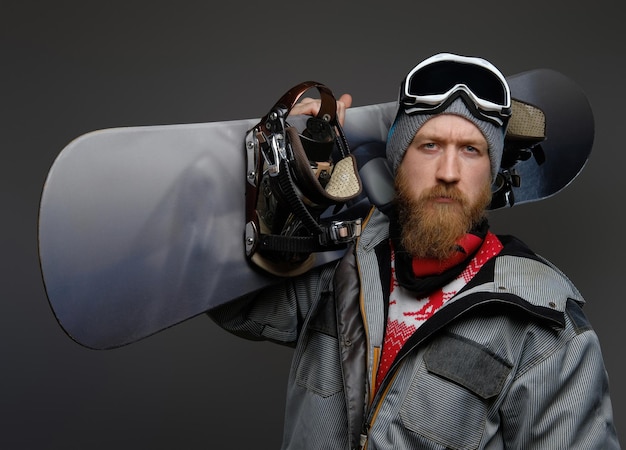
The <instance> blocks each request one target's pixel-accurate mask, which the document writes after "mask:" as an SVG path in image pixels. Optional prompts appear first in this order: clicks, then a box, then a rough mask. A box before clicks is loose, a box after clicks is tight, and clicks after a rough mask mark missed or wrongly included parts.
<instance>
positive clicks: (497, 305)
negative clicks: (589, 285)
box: [210, 53, 619, 450]
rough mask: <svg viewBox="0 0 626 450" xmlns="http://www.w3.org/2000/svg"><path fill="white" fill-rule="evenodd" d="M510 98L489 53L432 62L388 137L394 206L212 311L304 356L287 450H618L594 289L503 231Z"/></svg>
mask: <svg viewBox="0 0 626 450" xmlns="http://www.w3.org/2000/svg"><path fill="white" fill-rule="evenodd" d="M350 103H351V97H350V96H348V95H345V96H342V97H341V98H340V100H339V102H338V110H339V113H340V115H341V114H342V113H343V112H344V111H345V108H347V107H349V106H350ZM510 107H511V99H510V91H509V87H508V85H507V83H506V80H505V78H504V77H503V76H502V74H501V73H500V71H499V70H498V69H497V68H495V67H494V66H493V65H492V64H491V63H489V62H488V61H486V60H484V59H481V58H475V57H464V56H459V55H453V54H448V53H445V54H439V55H435V56H433V57H431V58H428V59H426V60H424V61H422V62H421V63H419V64H418V65H417V66H416V67H415V68H414V69H413V70H411V71H410V72H409V74H408V75H407V76H406V78H405V79H404V81H403V83H402V85H401V89H400V96H399V101H398V111H397V115H396V118H395V121H394V124H393V126H392V127H391V130H390V132H389V137H388V141H387V159H388V163H389V166H390V168H391V171H392V173H393V174H394V176H395V186H396V193H397V196H396V201H395V204H394V208H393V209H392V211H391V212H389V213H388V214H385V213H383V212H382V211H380V210H378V209H376V208H373V210H372V211H371V213H370V214H369V216H368V217H367V219H366V220H365V222H364V225H363V231H362V234H361V236H360V237H359V239H358V240H357V242H356V243H355V244H354V246H353V247H352V248H351V249H350V250H349V251H348V252H347V253H346V255H345V257H344V258H343V259H342V260H341V261H340V262H339V263H338V264H335V263H331V264H328V265H326V266H322V267H319V268H316V269H313V270H311V271H309V272H307V273H305V274H304V275H300V276H298V277H295V278H290V279H287V280H285V281H284V282H282V283H281V284H279V285H278V286H275V287H271V288H268V289H265V290H263V291H261V292H258V293H255V294H254V295H250V296H248V297H246V298H242V299H239V300H236V301H233V302H230V303H227V304H225V305H223V306H220V307H218V308H217V309H215V310H212V311H211V312H210V315H211V317H212V318H213V319H214V320H215V321H216V322H217V323H219V324H220V325H221V326H222V327H224V328H225V329H227V330H228V331H230V332H232V333H235V334H237V335H239V336H242V337H245V338H247V339H255V340H270V341H274V342H277V343H280V344H283V345H288V346H293V347H294V348H295V352H294V357H293V363H292V368H291V371H290V375H289V383H288V391H287V405H286V412H285V431H284V439H283V446H282V448H284V449H307V450H312V449H346V450H347V449H355V448H367V449H368V450H374V449H411V448H415V449H431V450H435V449H441V450H443V449H449V448H454V449H505V448H507V449H508V448H515V449H553V448H564V449H565V448H567V449H571V448H584V449H604V450H606V449H617V448H619V443H618V441H617V436H616V432H615V429H614V425H613V418H612V414H613V413H612V406H611V400H610V396H609V393H608V392H609V390H608V377H607V373H606V370H605V367H604V363H603V359H602V354H601V350H600V346H599V343H598V338H597V336H596V334H595V332H594V331H593V329H592V327H591V325H590V324H589V322H588V320H587V319H586V317H585V315H584V313H583V311H582V305H583V303H584V300H583V298H582V296H581V294H580V293H579V292H578V290H577V289H576V288H575V286H574V285H573V284H572V283H571V282H570V281H569V280H568V279H567V278H566V277H565V276H564V275H563V274H562V273H561V272H560V271H559V270H558V269H556V268H555V267H554V266H553V265H552V264H551V263H549V262H548V261H546V260H545V259H543V258H541V257H540V256H538V255H537V254H535V253H534V252H533V251H531V250H530V249H529V248H528V247H527V246H526V245H524V244H523V243H522V242H521V241H520V240H518V239H516V238H514V237H512V236H499V235H498V236H496V235H495V234H493V233H492V232H491V231H490V230H489V225H488V221H487V217H486V213H485V211H486V209H487V207H488V205H489V203H490V199H491V185H492V182H493V181H494V180H495V178H496V177H497V175H498V170H499V168H500V162H501V159H502V152H503V146H504V137H505V133H506V127H507V122H508V120H509V117H510V113H511V110H510ZM318 108H319V103H318V102H316V101H314V100H307V101H303V102H302V104H301V106H300V109H299V110H298V112H299V113H308V114H315V113H316V112H317V109H318ZM292 113H294V111H292ZM253 381H254V378H253V377H251V382H253ZM260 388H261V387H260Z"/></svg>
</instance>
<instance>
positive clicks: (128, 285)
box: [38, 69, 594, 349]
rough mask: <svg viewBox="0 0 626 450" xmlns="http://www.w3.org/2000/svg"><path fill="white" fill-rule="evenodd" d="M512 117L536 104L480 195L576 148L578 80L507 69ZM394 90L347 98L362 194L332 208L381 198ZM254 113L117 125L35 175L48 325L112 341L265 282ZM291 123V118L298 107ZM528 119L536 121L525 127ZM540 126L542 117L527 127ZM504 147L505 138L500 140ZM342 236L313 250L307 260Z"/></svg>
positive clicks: (500, 195)
mask: <svg viewBox="0 0 626 450" xmlns="http://www.w3.org/2000/svg"><path fill="white" fill-rule="evenodd" d="M507 80H508V82H509V85H510V87H511V93H512V97H513V98H514V99H516V100H518V101H519V102H520V104H521V106H522V108H521V109H520V110H518V111H516V110H515V109H514V112H513V116H512V119H511V123H512V124H513V123H515V119H516V118H517V119H520V120H518V121H517V122H519V126H521V127H524V124H525V121H526V120H527V119H528V120H531V121H532V120H536V117H537V116H536V115H534V116H532V115H531V116H532V117H526V113H527V112H528V111H531V112H532V111H535V112H536V111H539V112H540V113H541V114H540V116H541V117H542V120H543V125H544V127H543V129H542V130H541V133H538V135H537V136H534V137H532V138H531V139H530V140H529V139H528V136H526V139H521V140H520V136H519V135H516V133H515V126H513V127H512V126H511V125H510V126H509V133H507V138H506V139H505V142H506V143H507V144H506V145H507V150H505V155H513V156H510V157H509V161H508V163H504V162H503V169H502V176H501V177H500V180H499V183H498V186H499V189H498V191H497V192H495V193H494V203H493V204H492V208H493V209H495V208H502V207H510V206H513V205H518V204H523V203H528V202H533V201H538V200H541V199H544V198H547V197H550V196H552V195H554V194H556V193H557V192H559V191H560V190H562V189H563V188H565V187H566V186H567V185H568V184H569V183H571V182H572V180H573V179H574V178H575V177H576V176H577V175H578V173H580V171H581V170H582V168H583V167H584V165H585V162H586V161H587V159H588V157H589V154H590V151H591V148H592V143H593V138H594V121H593V114H592V111H591V108H590V105H589V102H588V100H587V98H586V96H585V94H584V92H583V91H582V90H581V88H580V87H579V86H578V85H577V84H576V83H575V82H573V81H572V80H571V79H569V78H568V77H566V76H565V75H563V74H561V73H559V72H557V71H554V70H550V69H537V70H530V71H527V72H522V73H519V74H516V75H513V76H510V77H507ZM395 108H396V102H387V103H380V104H373V105H366V106H358V107H353V108H350V109H348V111H347V112H346V118H345V123H344V126H343V131H344V133H345V137H346V139H347V141H348V144H349V147H350V150H351V152H352V154H353V155H355V158H356V160H357V163H358V169H359V175H360V178H361V183H362V186H363V190H362V194H361V195H360V196H359V197H358V198H356V199H354V200H352V201H350V202H349V204H346V205H345V206H344V207H343V208H342V209H341V210H339V211H333V212H332V214H334V215H336V216H337V217H340V218H349V219H350V218H357V217H364V216H365V214H367V211H368V210H369V209H370V207H371V206H372V205H375V206H377V207H379V208H380V209H382V210H383V211H384V210H385V208H388V207H389V205H390V202H391V200H392V198H393V184H392V179H391V174H390V172H389V169H388V167H387V164H386V159H385V141H386V137H387V133H388V130H389V127H390V126H391V123H392V121H393V118H394V115H395ZM258 120H259V119H242V120H234V121H224V122H212V123H195V124H194V123H192V124H176V125H159V126H139V127H120V128H110V129H104V130H97V131H93V132H89V133H87V134H84V135H82V136H79V137H78V138H76V139H75V140H73V141H72V142H70V143H69V144H68V145H67V146H66V147H65V148H64V149H62V151H61V152H60V153H59V155H58V157H57V158H56V159H55V161H54V162H53V164H52V166H51V167H50V170H49V173H48V175H47V178H46V181H45V184H44V186H43V190H42V194H41V200H40V210H39V222H38V240H39V242H38V244H39V259H40V267H41V272H42V277H43V282H44V286H45V290H46V295H47V297H48V301H49V305H50V307H51V309H52V312H53V314H54V315H55V317H56V319H57V321H58V323H59V325H60V326H61V327H62V328H63V330H64V331H65V332H66V334H67V335H68V336H69V337H71V338H72V339H73V340H74V341H76V342H77V343H79V344H81V345H83V346H85V347H88V348H91V349H112V348H116V347H120V346H124V345H127V344H130V343H133V342H136V341H138V340H140V339H144V338H146V337H148V336H150V335H152V334H154V333H157V332H159V331H162V330H164V329H166V328H169V327H171V326H174V325H176V324H179V323H181V322H183V321H185V320H187V319H190V318H192V317H195V316H197V315H199V314H202V313H204V312H206V311H208V310H210V309H212V308H214V307H216V306H219V305H221V304H223V303H225V302H228V301H231V300H233V299H236V298H238V297H240V296H243V295H245V294H248V293H251V292H253V291H256V290H258V289H260V288H263V287H266V286H269V285H271V284H273V283H277V282H279V281H280V280H281V277H278V276H275V275H271V274H269V273H267V272H265V271H263V270H260V269H259V268H258V267H256V266H255V265H254V264H252V263H251V262H250V260H249V259H248V258H247V256H246V252H245V248H244V247H245V244H244V234H245V230H244V228H245V222H246V212H245V189H246V187H245V183H246V180H245V178H246V164H247V162H246V152H245V148H244V136H245V135H246V133H247V132H248V131H249V130H250V129H251V128H252V127H254V126H255V125H256V124H257V123H258ZM290 121H292V123H294V124H296V126H302V124H303V123H304V118H303V117H301V116H300V117H293V119H292V120H291V118H290ZM536 128H537V127H535V129H536ZM539 128H541V126H540V127H539ZM509 149H510V151H509ZM342 254H343V250H341V249H338V250H337V249H334V250H328V251H320V252H317V253H315V254H314V256H315V258H314V264H313V265H314V266H316V265H320V264H325V263H329V262H332V261H336V260H337V259H339V258H340V257H341V256H342Z"/></svg>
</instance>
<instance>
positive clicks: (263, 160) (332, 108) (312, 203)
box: [245, 81, 362, 276]
mask: <svg viewBox="0 0 626 450" xmlns="http://www.w3.org/2000/svg"><path fill="white" fill-rule="evenodd" d="M310 89H317V90H318V91H319V94H320V100H321V107H320V110H319V112H318V114H317V115H316V116H313V117H310V118H308V120H307V121H306V126H305V128H304V130H303V131H302V132H299V131H298V129H297V127H296V126H294V125H291V124H290V123H288V122H287V117H288V116H289V113H290V112H291V109H292V108H293V106H294V105H295V104H296V102H297V101H298V99H299V98H300V97H301V96H302V95H303V94H304V93H305V92H307V91H309V90H310ZM295 121H296V117H294V122H295ZM245 147H246V158H247V169H246V170H247V176H246V182H247V184H246V227H245V249H246V256H247V257H248V259H249V260H250V261H252V262H253V263H254V264H255V265H256V266H258V267H260V268H262V269H264V270H265V271H267V272H269V273H272V274H275V275H280V276H294V275H298V274H300V273H303V272H305V271H307V270H309V269H310V268H311V267H312V264H313V259H314V253H315V252H318V251H327V250H333V249H339V248H345V246H346V244H347V243H349V242H351V241H352V240H353V239H355V238H356V237H357V236H358V235H359V234H360V232H361V219H360V218H356V219H352V220H332V217H331V218H327V219H322V215H323V214H324V213H325V212H326V211H328V210H332V209H334V210H335V211H338V210H339V209H341V207H342V206H343V205H344V204H345V203H346V202H348V201H349V200H351V199H354V198H356V197H357V196H359V195H360V194H361V191H362V186H361V180H360V177H359V173H358V169H357V164H356V160H355V158H354V156H353V155H352V154H351V153H350V150H349V147H348V142H347V140H346V138H345V136H344V133H343V129H342V127H341V125H340V124H339V122H338V119H337V102H336V99H335V97H334V96H333V94H332V92H331V90H330V89H329V88H328V87H326V86H324V85H322V84H320V83H317V82H314V81H307V82H303V83H300V84H298V85H297V86H295V87H293V88H292V89H290V90H289V91H287V92H286V93H285V94H284V95H283V96H282V97H281V98H280V99H279V100H278V102H276V104H275V105H274V106H273V107H272V108H271V110H270V111H269V112H268V113H267V114H266V115H265V116H264V117H263V118H262V119H261V120H260V122H259V123H258V124H257V125H256V126H254V127H253V128H252V129H251V130H249V131H248V132H247V133H246V138H245ZM331 216H332V215H331Z"/></svg>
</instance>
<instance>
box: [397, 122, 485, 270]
mask: <svg viewBox="0 0 626 450" xmlns="http://www.w3.org/2000/svg"><path fill="white" fill-rule="evenodd" d="M396 190H397V202H398V206H399V213H400V221H401V225H402V242H403V245H404V247H405V248H406V250H407V251H409V252H410V253H411V254H412V256H414V257H419V258H423V257H429V258H437V259H446V258H448V257H449V256H451V255H452V253H453V252H454V251H455V248H456V245H455V244H456V242H457V241H458V239H459V238H460V237H461V236H463V235H464V234H465V233H467V232H468V231H469V230H470V229H471V228H472V227H473V226H474V225H476V224H477V223H478V222H479V221H480V220H482V219H483V217H484V215H485V210H486V207H487V206H488V204H489V201H490V199H491V163H490V160H489V152H488V144H487V141H486V139H485V137H484V136H483V134H482V133H481V131H480V130H479V129H478V127H476V126H475V125H474V124H473V123H472V122H470V121H469V120H467V119H465V118H463V117H460V116H456V115H451V114H442V115H439V116H435V117H434V118H432V119H430V120H428V121H427V122H426V123H425V124H424V125H423V126H422V127H421V128H420V129H419V131H418V132H417V134H416V135H415V137H414V138H413V141H412V142H411V144H410V145H409V148H408V149H407V151H406V153H405V156H404V159H403V160H402V162H401V164H400V166H399V168H398V174H397V177H396Z"/></svg>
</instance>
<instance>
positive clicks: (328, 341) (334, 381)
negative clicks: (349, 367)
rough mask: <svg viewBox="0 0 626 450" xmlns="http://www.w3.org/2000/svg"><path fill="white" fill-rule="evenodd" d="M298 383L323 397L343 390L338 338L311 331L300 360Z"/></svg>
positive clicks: (297, 374)
mask: <svg viewBox="0 0 626 450" xmlns="http://www.w3.org/2000/svg"><path fill="white" fill-rule="evenodd" d="M296 383H297V384H298V385H299V386H301V387H304V388H306V389H307V390H308V391H311V392H313V393H315V394H317V395H320V396H322V397H330V396H331V395H333V394H336V393H337V392H339V391H341V390H342V388H343V383H342V379H341V363H340V359H339V344H338V342H337V338H335V337H334V336H330V335H328V334H325V333H321V332H318V331H311V332H310V333H309V335H308V337H307V342H306V345H305V347H304V350H303V353H302V355H301V357H300V359H299V362H298V368H297V371H296Z"/></svg>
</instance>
